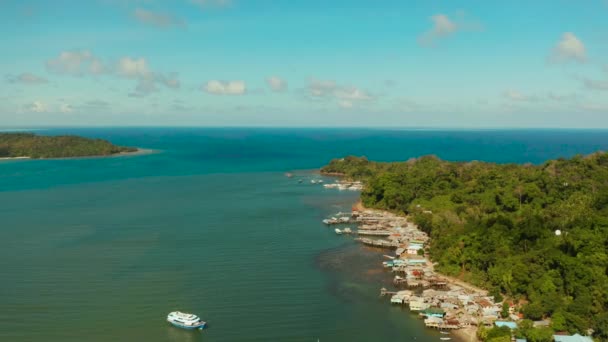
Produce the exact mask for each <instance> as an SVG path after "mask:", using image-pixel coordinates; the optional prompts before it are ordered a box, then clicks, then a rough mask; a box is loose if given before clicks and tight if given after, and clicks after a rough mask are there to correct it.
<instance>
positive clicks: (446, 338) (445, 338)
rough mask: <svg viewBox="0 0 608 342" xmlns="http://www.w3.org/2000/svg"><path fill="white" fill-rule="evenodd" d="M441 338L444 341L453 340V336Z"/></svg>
mask: <svg viewBox="0 0 608 342" xmlns="http://www.w3.org/2000/svg"><path fill="white" fill-rule="evenodd" d="M439 339H440V340H442V341H449V340H451V339H452V338H451V337H441V338H439Z"/></svg>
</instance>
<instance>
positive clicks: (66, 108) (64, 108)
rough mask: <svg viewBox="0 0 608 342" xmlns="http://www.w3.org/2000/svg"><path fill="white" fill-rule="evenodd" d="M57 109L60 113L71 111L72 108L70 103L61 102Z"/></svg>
mask: <svg viewBox="0 0 608 342" xmlns="http://www.w3.org/2000/svg"><path fill="white" fill-rule="evenodd" d="M59 111H60V112H62V113H71V112H73V111H74V109H73V108H72V106H71V105H70V104H67V103H62V104H61V105H60V106H59Z"/></svg>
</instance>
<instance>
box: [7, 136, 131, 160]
mask: <svg viewBox="0 0 608 342" xmlns="http://www.w3.org/2000/svg"><path fill="white" fill-rule="evenodd" d="M134 151H137V149H136V148H131V147H122V146H116V145H113V144H111V143H110V142H108V141H107V140H102V139H89V138H83V137H79V136H73V135H62V136H42V135H36V134H33V133H0V158H7V157H30V158H67V157H88V156H108V155H112V154H117V153H121V152H134Z"/></svg>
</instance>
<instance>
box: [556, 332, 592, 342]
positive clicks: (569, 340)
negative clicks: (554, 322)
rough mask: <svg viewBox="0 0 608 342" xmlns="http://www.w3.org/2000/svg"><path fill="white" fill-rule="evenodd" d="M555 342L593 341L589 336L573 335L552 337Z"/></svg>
mask: <svg viewBox="0 0 608 342" xmlns="http://www.w3.org/2000/svg"><path fill="white" fill-rule="evenodd" d="M553 339H554V340H555V342H593V339H592V338H591V337H589V336H581V335H579V334H574V335H572V336H567V335H553Z"/></svg>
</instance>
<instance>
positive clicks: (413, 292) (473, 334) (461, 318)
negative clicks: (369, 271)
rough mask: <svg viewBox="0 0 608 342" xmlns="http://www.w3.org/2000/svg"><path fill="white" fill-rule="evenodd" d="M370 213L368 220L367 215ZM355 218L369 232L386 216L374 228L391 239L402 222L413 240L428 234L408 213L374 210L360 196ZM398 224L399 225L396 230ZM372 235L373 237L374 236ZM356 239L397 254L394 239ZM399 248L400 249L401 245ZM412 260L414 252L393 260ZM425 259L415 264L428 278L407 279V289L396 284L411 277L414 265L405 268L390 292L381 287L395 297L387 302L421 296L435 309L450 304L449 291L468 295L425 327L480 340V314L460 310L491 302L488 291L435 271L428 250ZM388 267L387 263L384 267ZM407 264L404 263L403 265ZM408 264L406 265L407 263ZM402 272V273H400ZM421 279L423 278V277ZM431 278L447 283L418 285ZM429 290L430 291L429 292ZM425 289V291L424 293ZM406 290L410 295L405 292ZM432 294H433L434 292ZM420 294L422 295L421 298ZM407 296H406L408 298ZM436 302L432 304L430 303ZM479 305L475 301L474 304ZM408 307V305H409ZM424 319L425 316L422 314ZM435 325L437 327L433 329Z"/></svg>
mask: <svg viewBox="0 0 608 342" xmlns="http://www.w3.org/2000/svg"><path fill="white" fill-rule="evenodd" d="M366 216H367V218H368V220H367V221H366V219H365V217H366ZM352 217H355V218H356V222H357V225H360V227H358V228H357V229H361V228H365V232H366V234H369V233H367V232H368V231H369V229H370V227H369V226H370V224H369V222H374V220H375V219H376V218H378V217H381V218H384V222H383V223H381V224H376V225H378V226H380V225H383V226H384V227H383V228H371V229H378V230H388V231H390V232H391V233H393V234H391V237H389V238H392V236H393V235H396V234H395V233H396V232H397V231H402V230H403V229H402V228H401V226H402V224H403V223H405V222H406V223H405V224H403V226H404V227H405V228H406V230H408V231H409V233H402V234H405V235H407V234H411V235H407V236H408V238H409V239H410V240H413V238H412V236H414V237H416V236H420V234H424V235H426V234H425V233H424V232H422V231H421V230H420V229H419V228H418V226H417V225H416V224H414V223H413V222H411V221H410V220H409V218H408V217H407V216H405V215H399V214H395V213H391V212H389V211H385V210H379V209H372V208H367V207H365V206H364V205H363V203H362V201H361V199H359V200H358V201H356V202H355V203H353V205H352ZM361 217H363V219H362V220H360V218H361ZM389 226H392V228H389ZM395 227H398V228H396V229H395ZM371 237H372V238H373V237H374V236H371ZM427 239H430V237H428V236H427ZM356 240H357V241H358V242H361V243H362V245H363V246H361V247H372V248H387V247H388V248H393V249H392V251H391V252H390V253H387V254H391V255H395V253H394V248H395V244H396V243H397V242H396V241H395V240H391V241H393V242H394V243H395V244H392V245H390V246H389V245H387V244H385V245H380V246H379V245H376V244H374V245H370V243H373V242H372V241H374V240H372V239H369V238H368V237H367V236H363V237H361V235H359V238H356ZM375 241H381V240H375ZM385 241H386V240H385ZM428 241H429V240H426V241H425V242H427V243H428ZM400 246H401V247H402V246H404V245H403V244H402V245H400ZM401 247H400V248H401ZM404 256H405V258H404ZM410 259H419V260H422V259H420V257H419V256H412V255H407V254H405V253H403V254H401V255H396V256H395V257H394V259H393V260H402V261H404V262H405V263H407V262H408V260H410ZM424 261H425V264H424V266H422V265H421V266H416V268H422V269H424V270H425V271H423V273H425V276H426V272H429V276H428V277H427V278H425V276H423V277H421V278H419V279H418V280H416V281H415V282H414V281H412V283H411V284H410V283H409V282H408V284H407V285H408V286H407V287H405V289H404V288H403V287H400V286H399V285H401V286H402V284H403V283H402V282H400V283H399V284H397V283H396V281H397V279H399V280H400V281H402V280H405V279H406V278H408V277H409V275H410V273H408V272H411V270H412V269H413V268H409V269H405V275H406V277H399V276H395V283H394V286H393V288H394V290H391V291H393V292H391V291H387V290H386V289H384V288H383V289H382V291H381V295H382V292H383V291H384V292H386V294H388V295H389V297H390V295H393V297H390V298H391V301H390V302H389V303H387V304H388V305H395V304H394V303H395V302H394V301H393V298H399V299H401V297H400V296H401V295H404V296H406V297H404V299H403V303H402V304H401V303H400V304H401V305H404V306H405V305H406V304H407V305H409V303H410V302H409V298H410V296H411V298H412V299H413V298H418V299H417V300H420V298H424V300H423V302H424V303H428V306H427V307H428V308H432V307H438V306H439V305H440V304H441V303H444V301H445V303H449V302H450V300H447V299H446V297H447V294H449V293H450V292H453V293H457V294H459V295H460V296H468V297H469V298H470V301H471V303H466V302H463V303H459V302H458V301H457V300H456V301H454V299H456V298H459V297H460V296H459V295H457V296H456V298H451V299H452V301H451V303H458V305H455V308H454V309H453V310H452V309H448V308H445V309H444V310H445V312H446V315H445V317H444V318H443V319H444V320H445V321H443V323H439V324H433V323H432V322H431V321H430V320H429V321H427V320H425V323H424V324H425V326H426V327H425V330H428V332H429V333H430V332H431V331H432V330H435V329H440V330H449V331H450V335H446V336H450V337H451V338H452V340H455V341H459V342H477V341H479V340H478V339H477V329H478V325H479V324H483V323H481V320H479V319H478V318H477V314H471V315H468V316H467V315H465V314H462V313H460V311H461V310H463V309H464V308H465V307H466V306H467V305H469V304H473V303H474V302H478V301H482V300H485V301H486V302H487V301H488V299H489V298H488V297H487V294H488V291H487V290H484V289H481V288H478V287H476V286H474V285H472V284H469V283H466V282H464V281H462V280H459V279H457V278H454V277H449V276H446V275H443V274H441V273H438V272H436V271H435V270H434V267H433V266H434V265H433V262H432V260H431V259H430V257H429V256H428V254H426V253H425V255H424ZM386 267H387V266H386V265H385V266H384V269H385V268H386ZM401 267H404V266H401ZM406 267H407V266H406ZM399 268H400V267H397V266H392V272H395V273H397V272H403V271H404V268H401V269H399ZM378 269H379V270H381V271H382V270H383V267H382V266H381V265H379V266H378ZM396 269H399V270H398V271H396ZM400 274H401V273H400ZM420 279H422V280H420ZM425 279H426V280H429V281H431V284H432V282H433V281H441V282H444V283H445V285H444V286H441V287H439V288H437V287H433V286H432V285H428V282H427V286H424V285H422V287H420V285H418V284H422V283H424V282H425V281H426V280H425ZM427 291H428V292H427ZM425 292H426V294H425ZM405 293H407V294H405ZM431 293H432V294H431ZM418 296H419V297H418ZM405 298H407V299H405ZM399 299H397V300H399ZM489 302H490V303H491V304H492V305H494V306H497V304H495V303H493V301H492V300H490V301H489ZM431 303H433V304H431ZM473 305H476V304H473ZM406 307H407V306H406ZM410 311H411V312H415V311H414V310H411V306H410ZM421 318H423V317H421ZM454 320H456V322H458V323H457V324H458V327H456V326H454V325H453V324H454V323H452V322H453V321H454ZM433 328H435V329H433Z"/></svg>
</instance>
